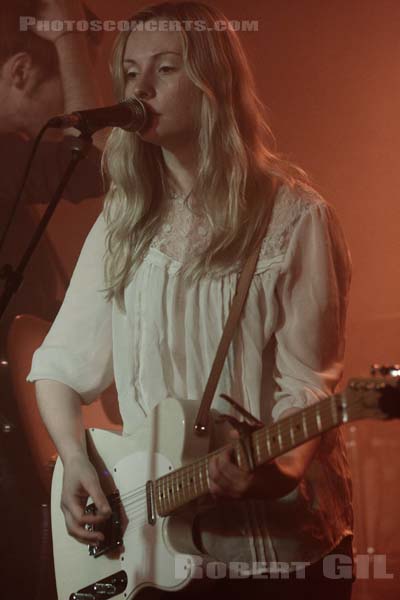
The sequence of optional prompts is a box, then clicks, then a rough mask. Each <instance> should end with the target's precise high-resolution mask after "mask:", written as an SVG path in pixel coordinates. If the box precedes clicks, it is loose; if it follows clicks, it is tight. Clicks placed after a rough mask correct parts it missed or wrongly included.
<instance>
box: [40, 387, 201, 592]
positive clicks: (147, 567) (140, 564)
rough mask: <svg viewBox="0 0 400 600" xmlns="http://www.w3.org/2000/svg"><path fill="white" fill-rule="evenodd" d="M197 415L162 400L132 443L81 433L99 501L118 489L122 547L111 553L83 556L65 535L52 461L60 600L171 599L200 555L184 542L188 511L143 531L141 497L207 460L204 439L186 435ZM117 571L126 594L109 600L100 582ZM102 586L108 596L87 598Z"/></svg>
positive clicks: (190, 406) (192, 407)
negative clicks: (154, 591)
mask: <svg viewBox="0 0 400 600" xmlns="http://www.w3.org/2000/svg"><path fill="white" fill-rule="evenodd" d="M196 413H197V409H196V403H195V402H190V401H185V402H181V401H177V400H175V399H173V398H167V399H166V400H165V401H164V402H162V403H160V405H159V406H157V407H156V409H155V410H154V411H153V412H152V413H151V415H150V416H149V418H148V419H147V421H146V423H145V425H144V426H143V427H141V428H140V429H138V430H137V431H136V432H135V434H134V435H133V436H130V437H124V436H122V435H120V434H118V433H113V432H109V431H104V430H101V429H92V430H90V431H88V432H87V441H88V450H89V454H90V457H91V460H92V462H93V463H94V464H95V466H96V468H97V471H98V473H99V475H100V477H101V481H102V485H103V489H104V490H105V491H106V493H109V492H112V491H115V489H117V490H118V491H119V494H120V497H121V501H122V511H121V513H122V531H123V543H122V545H121V546H119V547H118V548H117V549H116V551H115V550H114V552H112V553H107V554H103V555H101V556H98V557H96V558H95V557H93V556H90V555H89V550H88V546H85V545H83V544H80V543H79V542H77V541H76V540H75V539H73V538H72V537H70V536H69V535H68V533H67V531H66V527H65V521H64V515H63V513H62V511H61V509H60V498H61V490H62V475H63V473H62V470H63V468H62V463H61V461H60V460H58V461H57V464H56V467H55V471H54V476H53V485H52V507H51V510H52V532H53V547H54V559H55V567H56V583H57V592H58V598H59V600H69V599H71V600H75V599H76V600H80V599H81V598H82V599H85V600H86V599H87V600H90V599H91V598H93V599H95V598H97V597H99V598H100V597H102V598H105V597H106V598H115V599H119V598H121V599H122V598H123V599H124V600H125V599H126V600H128V599H130V598H134V597H135V596H136V595H137V594H138V592H139V591H140V590H142V589H143V588H144V587H147V586H149V585H150V586H152V587H156V588H161V589H164V590H168V591H175V590H178V589H181V588H182V587H185V586H186V585H187V583H188V582H189V581H190V579H191V571H192V568H191V567H192V565H193V554H199V551H198V550H197V549H196V547H195V546H194V545H193V543H192V536H191V521H192V519H191V512H193V513H194V511H186V516H184V515H183V516H182V517H179V516H169V517H165V518H156V520H155V523H154V524H149V523H148V508H147V504H146V494H145V490H146V483H147V482H148V481H154V480H155V479H157V478H159V477H161V476H162V475H165V474H167V473H169V472H171V471H173V470H175V469H177V468H179V467H180V466H182V465H185V464H188V463H191V462H193V461H194V460H196V458H198V457H200V456H204V455H205V454H207V452H208V449H209V437H207V436H204V437H203V436H198V435H195V434H194V433H193V423H194V420H195V417H196ZM100 457H101V458H100ZM194 516H195V515H194V514H192V517H194ZM177 557H179V565H180V566H179V568H178V569H176V558H177ZM183 561H186V562H187V569H186V570H183V569H182V564H183ZM121 571H124V572H125V573H126V576H127V583H126V587H125V589H124V590H123V592H122V593H116V594H115V593H112V591H113V589H112V587H110V585H111V586H112V585H113V583H112V579H107V578H110V577H112V576H113V574H115V573H118V572H121ZM101 580H106V581H105V583H104V584H103V585H106V586H107V585H108V586H109V587H108V588H107V589H108V593H107V594H104V593H103V594H101V593H100V594H99V595H97V594H96V595H94V594H93V588H92V590H91V591H90V590H86V589H85V588H88V586H91V585H93V584H95V583H96V582H99V581H101ZM110 582H111V583H110ZM100 589H103V590H104V588H101V587H100ZM82 590H84V591H82ZM85 594H88V595H85ZM90 594H92V595H90Z"/></svg>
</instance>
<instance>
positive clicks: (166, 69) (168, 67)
mask: <svg viewBox="0 0 400 600" xmlns="http://www.w3.org/2000/svg"><path fill="white" fill-rule="evenodd" d="M174 68H175V67H170V66H168V65H163V66H162V67H160V68H159V71H162V72H163V73H168V72H170V71H173V70H174Z"/></svg>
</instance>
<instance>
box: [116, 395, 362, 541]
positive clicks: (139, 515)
mask: <svg viewBox="0 0 400 600" xmlns="http://www.w3.org/2000/svg"><path fill="white" fill-rule="evenodd" d="M354 404H355V406H353V407H348V408H349V409H350V408H351V409H352V414H351V415H350V414H349V417H351V420H356V419H357V418H359V417H361V416H362V412H363V411H362V405H361V403H360V404H359V405H357V404H356V403H354ZM310 408H312V407H310ZM320 408H321V407H320ZM322 408H323V410H320V411H319V414H320V418H321V417H322V416H325V415H326V413H327V412H330V413H332V406H328V404H327V403H326V405H325V406H323V407H322ZM354 409H356V410H354ZM357 409H358V410H357ZM336 410H337V407H336ZM349 412H350V410H349ZM324 413H325V414H324ZM294 416H295V415H294ZM306 416H307V415H306ZM312 416H314V415H312ZM336 416H337V412H336ZM341 424H342V423H341ZM308 425H310V422H309V420H308ZM314 425H315V423H314ZM336 426H337V425H336ZM306 428H307V426H306ZM291 429H292V426H290V427H284V428H281V429H280V430H279V434H280V435H281V436H282V435H284V433H287V432H288V431H290V430H291ZM329 429H331V428H329ZM268 431H269V432H270V431H271V428H269V430H268ZM318 432H319V428H318V427H317V433H318ZM266 433H267V432H266V431H264V433H262V432H261V431H258V432H254V433H253V434H254V435H255V436H256V437H258V438H259V439H258V441H260V440H262V441H263V442H265V444H266V437H267V436H266ZM290 439H291V440H292V438H290ZM238 445H239V444H237V446H238ZM219 450H220V449H219ZM217 452H218V451H217ZM206 460H207V459H205V458H204V457H203V458H202V459H199V460H197V461H195V463H192V464H191V465H188V466H186V467H184V468H181V469H179V470H178V471H181V472H182V474H183V475H185V474H186V475H188V476H189V475H193V476H194V478H195V477H196V472H195V471H196V469H195V465H197V464H199V463H200V464H201V463H205V461H206ZM201 466H202V467H203V466H206V465H205V464H201ZM171 475H172V474H171ZM171 475H170V476H169V477H171ZM163 477H164V479H165V477H167V476H163ZM171 478H172V479H175V481H177V480H178V479H179V478H176V477H175V478H174V477H171ZM160 479H163V478H159V480H156V483H157V482H160ZM180 483H181V486H182V481H181V482H180ZM201 483H202V482H201ZM159 487H160V486H159ZM183 488H184V489H185V488H186V489H189V490H192V487H191V486H190V485H189V486H188V485H184V486H183ZM201 488H202V485H200V489H201ZM169 489H170V488H169ZM181 490H182V487H181ZM140 491H141V493H142V496H143V495H146V489H145V487H144V486H142V489H141V490H140ZM174 492H175V490H174V489H173V488H172V499H171V498H168V496H167V502H168V503H169V504H171V500H172V508H171V510H173V508H174V502H176V499H175V498H174V496H175V493H174ZM137 493H138V492H136V493H135V494H132V492H127V493H125V494H123V495H122V497H132V496H135V495H137ZM177 493H178V494H179V493H180V490H177ZM116 503H117V504H123V502H122V501H121V500H119V501H117V502H116ZM146 504H147V499H146V498H145V497H142V502H141V503H140V504H138V500H133V501H132V500H131V501H129V502H127V503H126V504H123V506H124V509H125V512H126V516H127V518H128V526H127V528H126V530H125V532H127V531H130V532H132V531H134V530H136V529H138V528H140V527H142V526H144V525H146V523H147V518H146V516H147V507H146ZM178 505H179V498H178ZM127 507H133V508H130V509H128V510H126V508H127Z"/></svg>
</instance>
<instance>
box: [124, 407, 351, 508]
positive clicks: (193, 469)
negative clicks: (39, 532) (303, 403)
mask: <svg viewBox="0 0 400 600" xmlns="http://www.w3.org/2000/svg"><path fill="white" fill-rule="evenodd" d="M332 398H334V397H330V398H329V399H326V400H325V401H322V402H321V404H320V405H319V411H318V413H319V415H320V418H321V422H322V418H324V417H325V416H326V414H327V413H331V415H332V408H333V407H332ZM354 404H355V406H352V407H348V409H349V410H348V412H349V413H350V409H351V413H352V414H351V415H349V416H351V419H352V420H353V419H356V418H357V416H358V415H356V416H355V414H354V413H356V411H355V410H354V408H362V406H361V404H360V406H357V403H356V402H355V403H354ZM334 408H335V416H337V415H338V414H339V411H338V407H337V404H336V403H335V405H334ZM309 409H311V410H309ZM307 413H309V414H307ZM311 413H312V414H311ZM314 413H315V404H313V405H311V406H309V407H307V408H306V409H305V410H304V412H303V415H304V417H305V419H303V417H302V418H301V423H302V425H303V430H304V423H303V420H306V429H310V430H311V429H312V428H311V427H310V425H312V424H313V425H314V428H315V420H316V419H315V414H314ZM296 416H297V418H298V417H299V415H298V413H296V414H294V415H293V417H296ZM310 417H312V421H313V422H314V423H312V422H311V421H310ZM283 424H284V426H282V425H283ZM339 424H342V423H336V425H334V426H333V427H335V426H338V425H339ZM322 428H323V425H322ZM273 429H275V430H276V436H277V437H278V438H279V437H281V438H282V437H283V436H284V435H286V434H288V433H290V431H293V419H292V418H291V417H288V422H287V423H282V422H281V423H279V422H278V423H275V424H273V425H272V426H270V427H269V428H268V430H267V431H268V434H270V433H271V430H273ZM329 429H330V428H329ZM267 431H264V432H262V431H255V432H253V436H255V437H256V438H257V441H258V442H259V443H260V442H262V443H263V445H265V446H267V435H266V434H267ZM313 433H315V435H316V436H317V435H318V434H319V433H322V432H320V430H319V429H318V427H317V429H314V430H313ZM308 437H311V436H308ZM301 443H304V442H299V444H301ZM235 446H236V447H237V448H239V447H240V444H239V442H237V443H236V444H235ZM292 447H293V446H292ZM280 450H281V448H278V453H279V451H280ZM220 451H221V448H219V449H218V450H216V451H215V452H213V453H211V454H209V455H208V457H209V456H211V455H212V454H217V453H219V452H220ZM268 453H269V452H268ZM272 456H273V455H271V457H272ZM208 457H207V458H204V457H202V458H200V459H198V460H197V461H194V462H193V463H191V464H190V465H187V466H185V467H181V468H180V469H177V470H176V471H175V472H173V473H170V474H166V475H163V476H162V477H160V478H158V479H157V480H156V481H155V484H156V489H157V488H158V490H160V488H161V487H162V485H163V484H164V488H165V483H167V478H168V484H169V485H168V490H169V489H171V490H172V492H170V493H171V494H172V503H173V502H174V500H175V499H174V496H175V494H180V493H182V491H183V492H185V491H187V490H192V486H191V485H190V482H192V481H194V485H195V487H196V483H197V484H198V486H197V487H199V488H200V489H201V491H203V488H204V484H201V483H199V482H196V473H197V467H198V466H200V468H203V467H205V468H207V461H208ZM185 476H186V477H190V478H191V479H190V482H189V484H187V483H186V482H185V481H184V479H183V478H184V477H185ZM177 482H179V484H180V488H179V489H178V490H175V489H174V488H173V486H174V484H176V483H177ZM171 486H172V487H171ZM138 494H140V495H143V494H146V489H145V488H144V487H143V486H142V488H141V489H139V488H135V490H133V491H130V492H127V493H125V494H123V495H122V496H121V498H120V500H117V501H116V502H115V503H116V504H120V503H122V504H123V502H124V500H126V499H128V498H129V499H130V501H129V504H130V505H133V504H135V502H137V501H139V498H137V495H138ZM160 500H161V499H160ZM161 501H162V500H161ZM167 501H168V502H171V498H168V495H167ZM164 502H165V501H164ZM126 505H128V503H126Z"/></svg>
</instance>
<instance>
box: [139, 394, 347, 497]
mask: <svg viewBox="0 0 400 600" xmlns="http://www.w3.org/2000/svg"><path fill="white" fill-rule="evenodd" d="M313 407H314V405H313V406H311V407H310V408H313ZM320 408H321V407H320ZM331 410H332V407H331V406H324V407H323V410H320V411H319V413H320V417H325V415H326V413H327V412H331ZM353 412H354V411H353ZM313 416H314V415H313ZM354 418H355V417H354V415H352V419H354ZM307 424H308V426H310V420H309V419H308V421H307ZM275 425H276V424H275ZM309 428H310V427H309ZM310 429H311V428H310ZM290 430H292V427H289V428H288V427H280V429H279V434H280V436H281V437H282V436H283V435H285V434H287V433H288V432H290ZM265 433H266V432H264V433H262V432H254V435H256V436H257V438H258V440H257V441H258V442H260V441H262V442H263V444H264V445H266V444H267V442H266V437H267V436H266V435H265ZM313 433H315V435H318V434H319V433H320V430H319V429H318V428H317V429H315V428H314V429H313ZM301 443H303V442H301ZM237 445H238V444H237ZM280 450H281V448H279V452H280ZM218 451H220V449H219V450H217V451H216V452H218ZM205 460H206V459H204V457H203V458H202V459H199V460H197V461H195V462H194V463H192V464H191V465H187V466H186V467H183V468H181V469H178V470H177V471H175V475H172V474H170V475H168V474H167V475H165V476H163V477H161V478H159V480H156V483H158V484H159V485H158V487H159V488H160V487H161V485H162V484H161V482H162V481H163V480H165V479H166V478H167V477H168V480H169V483H170V484H171V485H172V486H173V485H174V484H175V483H176V482H179V483H180V484H181V486H180V489H179V490H174V489H173V488H172V492H171V493H172V494H173V495H174V492H175V493H179V492H181V491H182V490H185V489H188V488H189V489H191V487H192V486H190V484H189V485H187V484H186V483H184V482H183V485H182V475H183V476H185V475H186V476H194V484H195V485H196V483H199V482H196V480H195V479H196V468H195V467H196V466H198V465H200V466H201V467H205V466H206V464H205ZM191 481H193V477H191ZM199 487H204V486H201V485H199ZM168 489H171V488H170V486H168ZM128 495H129V494H128Z"/></svg>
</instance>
